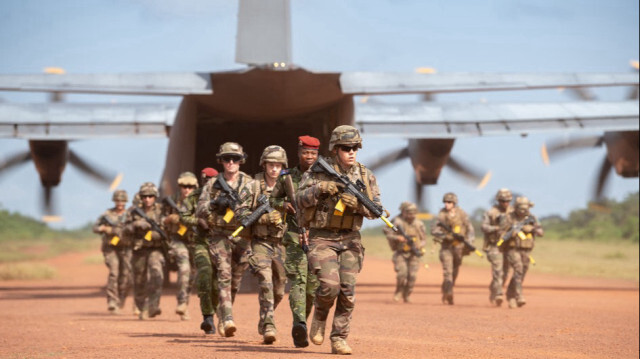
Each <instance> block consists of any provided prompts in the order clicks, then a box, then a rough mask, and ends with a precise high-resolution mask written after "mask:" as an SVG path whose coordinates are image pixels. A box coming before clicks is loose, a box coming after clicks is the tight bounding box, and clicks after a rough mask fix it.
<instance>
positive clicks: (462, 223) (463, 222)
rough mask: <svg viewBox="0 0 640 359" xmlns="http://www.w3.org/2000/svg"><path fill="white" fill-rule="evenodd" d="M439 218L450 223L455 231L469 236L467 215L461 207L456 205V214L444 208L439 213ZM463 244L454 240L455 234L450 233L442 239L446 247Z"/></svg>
mask: <svg viewBox="0 0 640 359" xmlns="http://www.w3.org/2000/svg"><path fill="white" fill-rule="evenodd" d="M438 220H439V221H440V222H442V223H444V224H446V225H448V226H449V227H450V228H451V230H452V231H453V232H454V233H458V234H460V235H462V236H463V237H464V238H465V239H466V238H467V216H466V215H465V214H464V213H463V212H462V210H461V209H460V208H458V207H456V211H455V215H454V216H450V215H449V213H448V212H447V211H446V210H444V209H443V210H441V211H440V213H439V214H438ZM462 245H463V244H462V243H458V241H456V240H454V238H453V235H452V234H449V233H447V234H446V235H445V236H444V238H443V241H442V246H443V247H445V248H446V247H448V246H454V247H459V246H462Z"/></svg>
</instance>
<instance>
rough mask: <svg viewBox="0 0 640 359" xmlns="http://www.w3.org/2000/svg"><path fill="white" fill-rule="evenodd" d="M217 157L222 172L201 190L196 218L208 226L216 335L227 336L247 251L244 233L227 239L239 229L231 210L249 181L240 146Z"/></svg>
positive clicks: (228, 145) (231, 146)
mask: <svg viewBox="0 0 640 359" xmlns="http://www.w3.org/2000/svg"><path fill="white" fill-rule="evenodd" d="M216 158H217V160H218V163H220V164H222V166H223V168H224V171H223V173H221V174H219V175H218V176H217V177H215V178H212V179H211V180H210V181H209V182H207V184H206V186H205V187H204V189H203V190H202V194H201V195H200V199H199V200H198V207H197V210H196V216H198V218H201V219H203V220H205V221H206V224H207V226H208V227H209V234H208V235H209V242H210V243H209V251H210V253H211V258H212V260H213V261H214V263H213V264H214V265H215V267H216V271H217V277H218V290H219V300H220V302H219V313H218V319H219V321H218V332H219V333H220V334H221V335H224V336H225V337H230V336H233V335H234V333H235V332H236V324H235V323H234V322H233V310H232V306H233V300H234V299H235V294H236V293H237V291H238V289H239V288H240V282H241V280H242V275H243V273H244V270H245V269H246V268H247V266H248V255H249V252H250V248H249V242H248V240H247V239H246V238H244V237H246V236H247V231H244V232H243V233H241V234H240V235H241V236H240V237H237V238H235V239H234V240H233V241H229V240H228V239H227V238H228V237H229V236H230V235H231V233H233V231H234V230H235V229H236V228H238V227H239V226H240V223H239V222H238V220H237V218H236V216H235V215H234V213H233V208H235V207H236V206H238V205H239V204H240V203H239V193H240V192H242V189H243V188H244V186H246V185H247V184H248V183H249V182H251V180H252V179H251V177H250V176H249V175H247V174H246V173H244V172H242V171H240V165H241V164H243V163H244V162H245V160H246V158H247V155H246V153H244V151H243V150H242V146H240V145H239V144H237V143H235V142H226V143H224V144H222V145H221V146H220V149H219V150H218V153H217V154H216ZM225 187H226V188H225ZM212 201H213V202H212Z"/></svg>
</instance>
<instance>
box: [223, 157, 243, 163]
mask: <svg viewBox="0 0 640 359" xmlns="http://www.w3.org/2000/svg"><path fill="white" fill-rule="evenodd" d="M220 160H222V162H227V163H229V162H231V161H233V162H235V163H238V162H240V161H242V156H234V155H225V156H222V157H220Z"/></svg>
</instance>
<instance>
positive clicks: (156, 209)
mask: <svg viewBox="0 0 640 359" xmlns="http://www.w3.org/2000/svg"><path fill="white" fill-rule="evenodd" d="M135 208H140V209H142V210H143V212H144V213H145V215H146V216H147V217H148V218H149V219H151V220H152V221H154V222H155V223H156V224H157V225H158V227H159V228H160V229H161V230H162V231H164V227H163V224H162V222H163V220H164V216H163V215H162V205H161V204H160V203H158V202H155V203H154V204H153V206H152V207H151V208H150V209H149V210H148V211H144V209H143V208H142V207H135V206H131V207H129V209H127V219H126V220H125V232H126V233H128V234H129V235H130V236H131V238H132V240H133V249H140V248H147V247H154V248H155V247H162V241H163V240H164V239H163V237H162V236H163V234H161V233H159V232H158V231H155V230H153V228H150V229H149V230H141V229H140V228H138V227H136V225H135V222H136V221H138V220H142V221H144V219H142V217H140V216H138V215H137V214H136V213H134V211H133V210H134V209H135Z"/></svg>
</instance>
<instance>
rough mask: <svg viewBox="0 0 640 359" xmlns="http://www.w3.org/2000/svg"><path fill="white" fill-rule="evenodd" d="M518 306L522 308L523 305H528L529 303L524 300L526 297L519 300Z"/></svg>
mask: <svg viewBox="0 0 640 359" xmlns="http://www.w3.org/2000/svg"><path fill="white" fill-rule="evenodd" d="M517 304H518V307H522V306H523V305H525V304H527V301H526V300H525V299H524V297H521V298H520V299H518V301H517Z"/></svg>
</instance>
